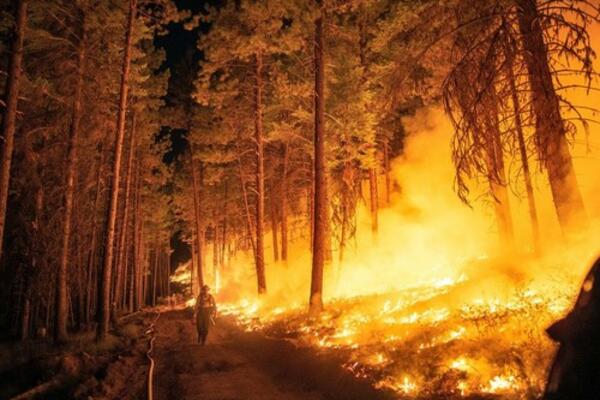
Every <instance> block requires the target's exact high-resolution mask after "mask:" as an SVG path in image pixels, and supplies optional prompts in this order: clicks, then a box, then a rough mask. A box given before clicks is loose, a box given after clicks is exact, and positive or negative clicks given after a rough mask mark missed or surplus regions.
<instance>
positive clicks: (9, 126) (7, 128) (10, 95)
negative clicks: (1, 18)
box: [0, 0, 28, 257]
mask: <svg viewBox="0 0 600 400" xmlns="http://www.w3.org/2000/svg"><path fill="white" fill-rule="evenodd" d="M15 3H16V15H15V32H14V35H13V38H12V44H11V56H10V64H9V67H8V81H7V82H6V95H5V103H6V108H5V109H4V115H3V118H2V146H1V147H0V159H1V161H0V162H1V164H0V257H2V248H3V243H4V223H5V221H6V207H7V203H8V188H9V185H10V167H11V162H12V155H13V150H14V146H15V130H16V126H17V105H18V102H19V88H20V85H21V75H22V72H21V64H22V62H23V42H24V39H25V27H26V25H27V4H28V0H19V1H16V2H15Z"/></svg>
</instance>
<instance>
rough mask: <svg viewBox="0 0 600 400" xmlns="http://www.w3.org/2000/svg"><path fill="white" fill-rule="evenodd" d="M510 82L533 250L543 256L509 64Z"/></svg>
mask: <svg viewBox="0 0 600 400" xmlns="http://www.w3.org/2000/svg"><path fill="white" fill-rule="evenodd" d="M507 72H508V81H509V85H510V92H511V98H512V103H513V109H514V114H515V133H516V135H517V142H518V144H519V154H520V156H521V165H522V166H523V180H524V181H525V189H526V191H527V204H528V206H529V220H530V222H531V233H532V238H533V249H534V251H535V254H537V255H538V256H539V255H541V252H542V249H541V242H540V225H539V222H538V216H537V207H536V204H535V196H534V194H533V184H532V183H531V172H530V170H529V160H528V158H527V147H526V145H525V135H524V134H523V121H522V120H521V102H520V100H519V94H518V92H517V87H516V83H515V74H514V71H513V67H512V65H510V64H507Z"/></svg>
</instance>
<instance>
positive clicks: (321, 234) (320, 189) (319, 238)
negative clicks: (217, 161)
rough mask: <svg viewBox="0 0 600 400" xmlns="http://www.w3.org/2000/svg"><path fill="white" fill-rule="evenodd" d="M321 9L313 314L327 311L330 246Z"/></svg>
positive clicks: (316, 54) (317, 53) (318, 24)
mask: <svg viewBox="0 0 600 400" xmlns="http://www.w3.org/2000/svg"><path fill="white" fill-rule="evenodd" d="M317 3H318V5H319V7H320V15H319V16H318V17H317V19H316V20H315V42H314V70H315V88H314V107H315V111H314V112H315V117H314V118H315V125H314V130H315V131H314V147H315V150H314V151H315V153H314V179H315V184H314V228H313V230H314V232H313V235H312V239H313V245H312V250H313V257H312V271H311V284H310V297H309V312H310V314H312V315H315V314H318V313H320V312H321V311H322V310H323V269H324V266H325V258H326V254H325V253H326V251H327V249H326V246H327V238H326V234H327V224H328V215H327V206H328V203H327V174H326V172H327V171H326V168H327V166H326V158H325V151H326V149H325V131H324V130H325V98H324V86H325V85H324V80H325V68H324V51H323V50H324V49H323V45H324V31H323V26H324V25H325V21H324V20H325V15H324V10H323V2H322V0H318V1H317Z"/></svg>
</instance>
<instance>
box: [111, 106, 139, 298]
mask: <svg viewBox="0 0 600 400" xmlns="http://www.w3.org/2000/svg"><path fill="white" fill-rule="evenodd" d="M136 125H137V118H136V113H135V110H134V111H133V113H132V117H131V135H130V136H131V139H130V143H129V154H128V155H127V177H126V178H125V202H124V205H123V228H122V229H121V237H120V238H119V253H118V254H119V258H118V261H117V266H116V267H117V276H116V279H115V293H114V297H115V301H114V303H115V304H116V306H117V307H120V304H121V299H122V286H124V284H123V271H124V265H125V261H126V258H125V253H126V251H125V243H126V241H125V240H126V238H127V231H128V225H129V202H130V197H131V181H132V170H133V159H134V155H135V154H136V137H135V134H136V132H135V130H136ZM125 278H126V275H125Z"/></svg>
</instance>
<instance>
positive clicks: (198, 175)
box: [190, 150, 204, 287]
mask: <svg viewBox="0 0 600 400" xmlns="http://www.w3.org/2000/svg"><path fill="white" fill-rule="evenodd" d="M190 159H191V163H192V187H193V190H194V218H195V220H196V251H197V252H198V253H197V257H198V258H197V262H196V266H197V271H198V273H197V278H198V286H199V287H202V286H204V274H203V272H204V268H203V265H202V239H203V238H202V217H201V215H202V210H201V207H202V204H201V197H200V196H201V193H200V191H201V190H202V165H197V163H196V161H195V160H194V155H193V154H192V153H191V150H190Z"/></svg>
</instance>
